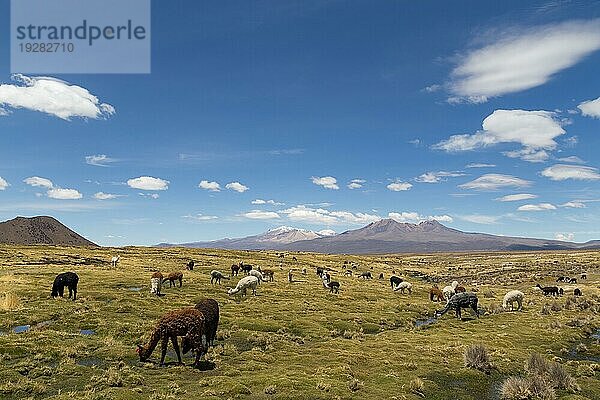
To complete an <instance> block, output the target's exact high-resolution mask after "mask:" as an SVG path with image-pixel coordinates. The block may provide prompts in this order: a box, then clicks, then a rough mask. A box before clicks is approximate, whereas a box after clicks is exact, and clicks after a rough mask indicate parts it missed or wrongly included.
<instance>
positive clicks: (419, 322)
mask: <svg viewBox="0 0 600 400" xmlns="http://www.w3.org/2000/svg"><path fill="white" fill-rule="evenodd" d="M436 321H437V318H435V317H430V318H427V319H419V320H416V321H415V327H417V328H418V327H420V326H427V325H431V324H433V323H434V322H436Z"/></svg>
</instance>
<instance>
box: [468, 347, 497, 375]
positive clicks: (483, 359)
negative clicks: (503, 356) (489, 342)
mask: <svg viewBox="0 0 600 400" xmlns="http://www.w3.org/2000/svg"><path fill="white" fill-rule="evenodd" d="M463 359H464V363H465V367H467V368H473V369H477V370H479V371H483V372H485V373H489V371H490V370H491V369H492V363H491V362H490V355H489V353H488V351H487V349H486V348H485V346H484V345H482V344H474V345H471V346H469V347H467V348H466V349H465V353H464V355H463Z"/></svg>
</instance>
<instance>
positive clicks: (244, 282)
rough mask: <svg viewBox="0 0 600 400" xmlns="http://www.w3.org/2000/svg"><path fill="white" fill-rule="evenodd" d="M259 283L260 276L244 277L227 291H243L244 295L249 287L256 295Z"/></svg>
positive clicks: (235, 292) (231, 292)
mask: <svg viewBox="0 0 600 400" xmlns="http://www.w3.org/2000/svg"><path fill="white" fill-rule="evenodd" d="M257 285H258V278H257V277H255V276H252V275H249V276H246V277H243V278H242V279H240V281H239V282H238V283H237V285H236V286H235V288H229V290H228V291H227V294H228V295H230V296H231V295H232V294H237V293H241V295H242V296H245V295H246V290H247V289H248V288H250V289H252V294H253V295H255V296H256V286H257Z"/></svg>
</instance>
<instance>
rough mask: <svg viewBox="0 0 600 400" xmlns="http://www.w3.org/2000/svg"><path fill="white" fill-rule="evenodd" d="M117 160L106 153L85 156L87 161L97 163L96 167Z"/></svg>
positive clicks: (92, 163) (106, 165) (104, 165)
mask: <svg viewBox="0 0 600 400" xmlns="http://www.w3.org/2000/svg"><path fill="white" fill-rule="evenodd" d="M115 161H117V160H115V159H114V158H110V157H108V156H107V155H106V154H96V155H93V156H85V163H86V164H89V165H95V166H96V167H108V164H110V163H113V162H115Z"/></svg>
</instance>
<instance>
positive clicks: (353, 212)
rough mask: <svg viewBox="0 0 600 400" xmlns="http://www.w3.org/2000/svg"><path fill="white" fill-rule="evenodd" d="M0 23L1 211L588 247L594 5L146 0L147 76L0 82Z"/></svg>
mask: <svg viewBox="0 0 600 400" xmlns="http://www.w3.org/2000/svg"><path fill="white" fill-rule="evenodd" d="M9 15H10V13H9V1H7V0H0V135H1V136H0V137H1V138H2V141H1V142H0V219H1V220H7V219H11V218H14V217H15V216H17V215H21V216H35V215H52V216H54V217H56V218H57V219H59V220H60V221H61V222H63V223H65V224H66V225H67V226H69V227H71V228H72V229H74V230H75V231H77V232H78V233H80V234H82V235H84V236H86V237H87V238H89V239H90V240H92V241H94V242H96V243H98V244H101V245H107V246H121V245H153V244H156V243H159V242H171V243H181V242H190V241H204V240H213V239H219V238H223V237H241V236H247V235H251V234H257V233H260V232H263V231H265V230H267V229H271V228H274V227H277V226H280V225H287V226H294V227H298V228H305V229H311V230H315V231H320V230H325V229H331V230H334V231H336V232H338V233H339V232H343V231H345V230H348V229H357V228H359V227H361V226H364V225H366V224H368V223H370V222H373V221H377V220H379V219H381V218H393V219H395V220H397V221H399V222H411V223H418V222H420V221H423V220H428V219H436V220H438V221H440V222H441V223H443V224H444V225H446V226H449V227H452V228H456V229H460V230H464V231H473V232H486V233H492V234H499V235H511V236H527V237H539V238H548V239H559V240H569V241H577V242H584V241H587V240H591V239H600V228H599V226H600V171H599V169H598V168H600V154H599V152H598V149H599V148H600V80H599V79H598V71H599V70H600V2H599V1H539V2H536V1H528V2H522V1H503V2H480V1H455V2H440V1H418V2H414V1H411V2H409V1H391V0H390V1H384V0H381V1H372V2H366V1H333V0H332V1H312V0H305V1H282V0H273V1H266V0H264V1H202V2H198V1H183V0H182V1H178V2H166V1H154V2H153V3H152V32H151V33H152V35H151V37H152V46H151V51H152V54H151V73H150V74H64V75H52V76H37V75H21V74H11V71H10V59H9V43H8V39H7V38H8V36H9V25H10V21H9Z"/></svg>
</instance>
